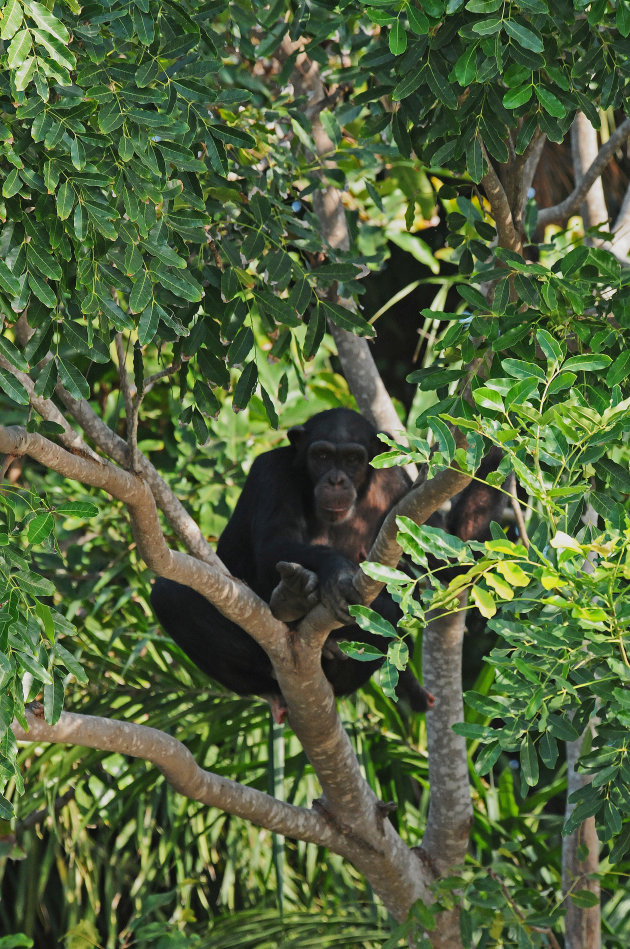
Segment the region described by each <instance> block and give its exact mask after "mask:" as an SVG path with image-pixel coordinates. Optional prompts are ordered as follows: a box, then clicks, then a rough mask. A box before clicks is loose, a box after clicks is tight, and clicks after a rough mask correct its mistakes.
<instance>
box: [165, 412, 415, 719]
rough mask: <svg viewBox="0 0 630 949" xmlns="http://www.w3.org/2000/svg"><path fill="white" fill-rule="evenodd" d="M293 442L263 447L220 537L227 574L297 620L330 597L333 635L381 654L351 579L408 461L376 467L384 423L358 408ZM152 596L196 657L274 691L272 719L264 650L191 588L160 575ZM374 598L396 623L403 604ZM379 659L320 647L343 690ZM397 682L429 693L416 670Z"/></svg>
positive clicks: (277, 705) (210, 670)
mask: <svg viewBox="0 0 630 949" xmlns="http://www.w3.org/2000/svg"><path fill="white" fill-rule="evenodd" d="M289 441H290V445H288V446H287V447H285V448H276V449H274V450H273V451H269V452H267V453H265V454H263V455H260V456H259V457H258V458H257V459H256V460H255V461H254V463H253V465H252V468H251V471H250V473H249V475H248V477H247V480H246V481H245V485H244V487H243V491H242V493H241V496H240V498H239V500H238V502H237V504H236V507H235V509H234V513H233V514H232V517H231V518H230V520H229V522H228V524H227V526H226V528H225V530H224V532H223V534H222V535H221V538H220V539H219V543H218V547H217V553H218V555H219V556H220V557H221V559H222V560H223V562H224V563H225V565H226V566H227V567H228V569H229V570H230V572H231V573H232V574H233V575H234V576H236V577H239V578H240V579H241V580H244V581H245V583H247V584H248V585H249V586H250V587H251V588H252V589H253V590H254V591H255V592H256V593H257V594H258V595H259V596H261V597H262V598H263V599H264V600H266V601H267V602H268V603H270V604H271V608H272V611H273V613H274V615H275V616H277V617H278V618H279V619H282V620H284V621H285V622H289V623H295V622H297V621H298V620H299V619H301V618H302V617H303V616H305V615H306V613H307V612H308V611H309V609H311V607H312V606H313V605H315V603H317V602H319V601H321V602H323V603H324V604H325V605H326V606H327V607H328V608H329V609H330V611H331V612H332V613H333V615H334V616H336V617H337V618H338V619H339V620H341V621H343V622H344V624H345V625H344V626H343V627H342V628H341V629H337V630H335V631H334V634H333V637H334V640H337V641H342V640H350V641H357V642H364V643H367V644H370V645H373V646H376V647H377V648H378V649H380V650H381V651H383V652H386V650H387V641H386V640H385V639H384V638H383V637H381V636H377V635H374V634H372V633H369V632H366V631H365V630H362V629H361V628H360V627H359V626H357V625H356V624H354V623H351V617H350V615H349V613H348V605H349V604H351V603H355V602H357V601H358V596H357V591H356V589H355V587H354V585H353V582H352V581H353V578H354V577H355V575H356V573H357V568H358V565H359V563H360V562H361V561H362V560H365V559H366V556H367V553H368V551H369V549H370V547H371V545H372V542H373V541H374V539H375V538H376V535H377V533H378V531H379V528H380V526H381V524H382V522H383V520H384V518H385V515H386V514H387V513H388V511H389V510H390V509H391V508H392V507H393V505H394V504H395V503H396V502H397V501H398V500H399V499H400V498H401V497H402V496H403V495H404V494H405V493H406V492H407V491H408V489H409V487H410V484H411V482H410V480H409V478H408V476H407V475H406V474H405V473H404V472H403V471H402V470H401V469H400V468H390V469H374V468H371V467H370V461H371V459H372V458H373V457H374V456H375V455H376V454H378V453H379V452H380V451H382V443H381V442H380V441H379V439H378V436H377V432H376V429H375V428H374V427H373V426H372V425H370V423H369V422H367V421H366V420H365V419H364V418H362V417H361V416H360V415H359V414H358V413H357V412H353V411H351V410H349V409H330V410H328V411H326V412H321V413H319V414H318V415H315V416H313V417H312V418H311V419H309V420H308V421H307V422H306V423H305V424H304V425H300V426H297V427H296V428H293V429H291V430H290V432H289ZM151 603H152V605H153V608H154V610H155V612H156V615H157V617H158V619H159V620H160V622H161V623H162V625H163V626H164V628H165V629H166V631H167V632H168V633H169V635H170V636H172V638H173V639H174V640H175V642H177V643H178V645H179V646H181V648H182V649H183V650H184V652H185V653H187V655H188V656H190V658H191V659H192V660H193V662H194V663H195V664H196V665H197V666H199V668H200V669H202V670H203V671H204V672H206V673H207V674H208V675H209V676H211V677H212V678H213V679H216V680H217V682H220V683H221V684H222V685H224V686H226V687H227V688H229V689H232V690H233V691H234V692H237V693H238V694H239V695H258V696H261V697H262V698H265V699H267V701H269V703H270V705H271V708H272V711H273V712H274V716H275V717H276V720H279V721H282V720H283V719H284V715H285V714H286V706H285V703H284V699H283V697H282V694H281V691H280V687H279V685H278V682H277V680H276V678H275V674H274V670H273V667H272V665H271V662H270V661H269V659H268V657H267V655H266V653H265V652H264V650H263V649H262V648H261V647H260V646H259V645H258V643H256V642H255V640H254V639H252V637H251V636H249V635H248V634H247V633H246V632H244V630H242V629H241V628H240V627H239V626H237V625H236V624H234V623H232V622H231V621H230V620H228V619H226V618H225V617H224V616H223V615H222V614H221V613H219V611H218V610H217V609H216V608H215V607H214V606H212V604H211V603H209V602H208V600H206V599H205V597H203V596H201V595H200V594H199V593H196V592H195V591H194V590H192V589H190V588H189V587H186V586H182V585H181V584H179V583H175V582H173V581H172V580H165V579H163V578H159V579H158V580H157V581H156V583H155V585H154V587H153V590H152V593H151ZM373 608H374V609H375V610H376V611H377V612H378V613H380V614H381V615H382V616H384V617H385V618H386V619H388V620H389V621H390V622H391V623H392V624H393V625H396V622H397V621H398V619H399V618H400V615H401V614H400V610H399V608H398V606H397V604H395V603H394V601H393V600H392V598H391V597H390V596H389V595H388V594H387V593H385V592H384V593H381V594H380V595H379V596H378V597H377V599H376V600H375V601H374V603H373ZM381 664H382V660H375V661H374V662H359V661H357V660H354V659H349V658H347V657H346V656H345V655H340V654H335V650H334V649H324V654H323V656H322V668H323V671H324V673H325V675H326V677H327V679H328V680H329V681H330V683H331V685H332V687H333V690H334V692H335V695H348V694H350V693H352V692H354V691H356V689H358V688H359V687H360V686H361V685H363V684H364V683H365V682H367V680H368V679H369V677H370V676H371V675H372V673H373V672H374V671H375V669H377V668H378V667H379V666H380V665H381ZM399 691H400V692H401V693H402V694H403V695H404V696H405V697H406V698H407V699H408V700H409V703H410V705H411V707H412V708H413V709H414V710H415V711H426V709H427V708H430V707H431V705H432V704H433V696H431V695H430V694H429V693H428V692H426V691H425V689H423V688H422V686H421V685H420V684H419V682H418V681H417V680H416V678H415V676H414V675H413V673H412V672H411V671H410V670H409V669H406V670H405V671H404V672H402V673H401V676H400V680H399Z"/></svg>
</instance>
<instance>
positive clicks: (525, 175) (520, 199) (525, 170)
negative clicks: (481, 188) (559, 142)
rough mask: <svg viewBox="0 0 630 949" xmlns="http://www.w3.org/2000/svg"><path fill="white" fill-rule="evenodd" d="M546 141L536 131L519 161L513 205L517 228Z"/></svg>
mask: <svg viewBox="0 0 630 949" xmlns="http://www.w3.org/2000/svg"><path fill="white" fill-rule="evenodd" d="M546 141H547V136H546V135H545V134H544V133H543V132H541V131H540V129H537V130H536V132H534V135H533V136H532V139H531V141H530V143H529V145H528V146H527V148H526V149H525V151H524V152H523V154H522V156H521V157H520V159H519V170H520V177H519V181H518V183H517V192H516V204H515V207H516V214H517V218H518V226H519V227H520V225H521V221H522V218H523V212H524V210H525V205H526V204H527V197H528V195H529V189H530V188H531V186H532V182H533V180H534V175H535V174H536V169H537V168H538V163H539V162H540V156H541V155H542V151H543V148H544V147H545V142H546Z"/></svg>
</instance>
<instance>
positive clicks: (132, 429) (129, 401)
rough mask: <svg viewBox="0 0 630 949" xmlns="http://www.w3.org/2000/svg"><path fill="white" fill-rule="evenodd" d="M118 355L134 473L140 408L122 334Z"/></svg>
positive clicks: (117, 338) (119, 334)
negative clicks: (128, 367) (131, 378)
mask: <svg viewBox="0 0 630 949" xmlns="http://www.w3.org/2000/svg"><path fill="white" fill-rule="evenodd" d="M116 355H117V356H118V378H119V379H120V388H121V391H122V395H123V401H124V403H125V418H126V425H127V448H128V450H129V467H130V468H131V470H132V471H137V470H138V408H139V403H138V404H136V401H135V399H134V397H133V392H132V391H131V384H130V382H129V373H128V372H127V354H126V353H125V345H124V341H123V335H122V333H116Z"/></svg>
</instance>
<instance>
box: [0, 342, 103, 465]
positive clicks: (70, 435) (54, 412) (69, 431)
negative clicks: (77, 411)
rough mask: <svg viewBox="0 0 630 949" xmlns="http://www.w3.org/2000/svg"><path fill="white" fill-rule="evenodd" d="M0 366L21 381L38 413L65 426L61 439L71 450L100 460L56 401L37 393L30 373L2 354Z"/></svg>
mask: <svg viewBox="0 0 630 949" xmlns="http://www.w3.org/2000/svg"><path fill="white" fill-rule="evenodd" d="M0 366H1V367H2V368H3V369H5V370H6V371H7V372H10V373H11V375H12V376H13V377H14V378H15V379H17V380H18V382H21V383H22V385H23V386H24V388H25V389H26V391H27V392H28V395H29V400H30V404H31V406H32V408H33V409H35V411H36V412H37V414H38V415H39V416H40V417H41V418H43V419H46V421H48V422H55V424H57V425H60V426H61V427H62V428H63V433H61V434H60V435H59V440H60V441H61V442H62V444H63V445H65V447H66V448H67V449H68V450H69V451H76V452H81V454H84V455H88V456H90V457H91V458H94V459H96V460H98V455H97V454H96V453H95V452H93V451H92V449H91V448H90V447H89V446H88V445H87V444H86V443H85V442H84V441H83V439H82V438H81V436H80V435H79V433H78V432H76V431H75V430H74V429H73V428H72V426H71V425H70V423H69V422H68V420H67V419H66V418H65V416H64V415H63V414H62V413H61V412H60V411H59V409H58V408H57V406H56V405H55V403H54V402H51V400H50V399H44V398H42V397H41V396H39V395H36V394H35V383H34V382H33V380H32V379H31V377H30V376H29V375H27V374H26V373H25V372H22V371H21V370H20V369H16V368H15V366H14V365H12V363H10V362H9V361H8V359H5V357H4V356H2V355H0Z"/></svg>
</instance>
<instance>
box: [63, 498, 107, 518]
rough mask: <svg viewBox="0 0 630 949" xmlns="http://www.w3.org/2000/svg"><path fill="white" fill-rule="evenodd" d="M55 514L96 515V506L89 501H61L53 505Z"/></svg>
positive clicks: (73, 515)
mask: <svg viewBox="0 0 630 949" xmlns="http://www.w3.org/2000/svg"><path fill="white" fill-rule="evenodd" d="M55 514H60V515H61V514H65V515H68V516H70V517H81V518H83V517H96V515H97V514H98V508H97V506H96V504H92V502H91V501H62V502H61V504H56V505H55Z"/></svg>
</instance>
